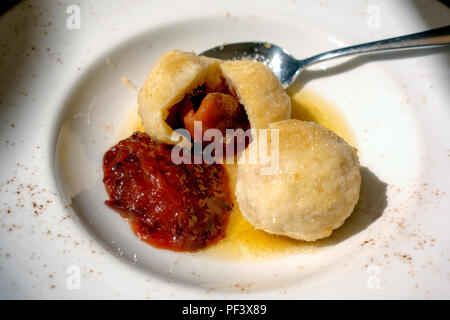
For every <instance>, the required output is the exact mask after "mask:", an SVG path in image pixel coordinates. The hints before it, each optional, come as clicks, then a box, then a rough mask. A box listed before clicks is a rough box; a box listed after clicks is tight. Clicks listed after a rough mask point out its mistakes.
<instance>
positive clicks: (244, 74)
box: [138, 50, 291, 144]
mask: <svg viewBox="0 0 450 320" xmlns="http://www.w3.org/2000/svg"><path fill="white" fill-rule="evenodd" d="M224 83H225V84H226V86H227V87H228V88H229V90H228V91H231V92H232V94H233V95H235V96H236V99H237V100H238V101H239V103H240V104H241V105H243V107H244V108H245V112H246V116H247V117H248V122H249V124H250V127H251V128H254V129H260V128H267V127H268V125H269V123H270V122H273V121H280V120H284V119H289V118H290V115H291V100H290V98H289V96H288V95H287V94H286V92H285V91H284V89H283V87H282V85H281V83H280V81H279V80H278V78H277V77H276V76H275V74H274V73H273V72H272V71H271V70H270V69H269V68H268V67H266V66H265V65H263V64H262V63H260V62H256V61H250V60H239V61H222V60H218V59H213V58H207V57H202V56H198V55H196V54H195V53H189V52H182V51H178V50H172V51H169V52H167V53H165V54H164V55H163V56H162V57H161V58H160V59H159V60H158V61H157V62H156V64H155V66H154V67H153V69H152V70H151V71H150V73H149V74H148V76H147V79H146V80H145V83H144V85H143V86H142V88H141V89H140V91H139V95H138V104H139V109H138V113H139V115H140V117H141V118H142V120H143V126H144V128H145V130H146V132H147V134H149V135H150V136H151V137H152V138H154V139H155V140H156V141H159V142H164V143H168V144H176V143H178V142H179V141H180V137H179V135H178V134H176V133H174V127H173V126H171V125H170V124H169V123H168V122H167V120H168V117H169V114H170V112H171V110H173V109H172V108H173V107H174V106H175V105H177V104H179V103H180V102H181V101H182V100H183V99H184V97H185V96H186V95H188V94H194V93H195V90H196V89H198V88H199V87H201V86H207V87H208V90H210V91H220V90H221V89H220V88H221V86H222V87H223V85H224ZM228 93H229V92H228ZM175 116H177V115H175ZM171 117H172V118H173V115H171ZM230 129H234V128H230Z"/></svg>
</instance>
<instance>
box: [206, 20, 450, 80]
mask: <svg viewBox="0 0 450 320" xmlns="http://www.w3.org/2000/svg"><path fill="white" fill-rule="evenodd" d="M447 44H450V25H449V26H446V27H442V28H438V29H433V30H429V31H424V32H419V33H413V34H409V35H406V36H402V37H395V38H390V39H385V40H379V41H374V42H369V43H364V44H359V45H355V46H350V47H345V48H341V49H337V50H332V51H328V52H325V53H321V54H318V55H315V56H312V57H310V58H307V59H303V60H297V59H295V58H294V57H292V56H291V55H290V54H289V53H288V52H287V51H286V50H284V49H282V48H280V47H279V46H277V45H274V44H270V43H267V42H240V43H231V44H227V45H222V46H218V47H215V48H212V49H209V50H206V51H204V52H202V53H201V55H204V56H207V57H213V58H219V59H224V60H234V59H242V58H246V59H251V60H258V61H261V62H262V63H264V64H265V65H267V66H268V67H269V68H270V69H272V71H273V72H274V73H275V75H276V76H277V77H278V78H279V79H280V81H281V83H282V84H283V87H284V88H285V89H286V88H287V87H289V86H290V85H291V84H292V83H293V82H294V81H295V79H296V78H297V77H298V75H299V74H300V72H301V71H302V70H303V69H304V68H306V67H308V66H310V65H312V64H315V63H317V62H321V61H325V60H330V59H333V58H337V57H343V56H348V55H355V54H360V53H369V52H377V51H386V50H398V49H406V48H417V47H428V46H439V45H447Z"/></svg>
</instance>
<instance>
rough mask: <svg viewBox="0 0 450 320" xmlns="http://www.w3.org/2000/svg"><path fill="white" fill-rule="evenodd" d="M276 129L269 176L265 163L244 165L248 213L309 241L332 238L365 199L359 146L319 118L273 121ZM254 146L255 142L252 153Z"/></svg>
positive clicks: (242, 191)
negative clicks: (362, 197) (274, 164)
mask: <svg viewBox="0 0 450 320" xmlns="http://www.w3.org/2000/svg"><path fill="white" fill-rule="evenodd" d="M272 129H278V130H279V145H278V146H279V148H278V154H279V160H278V168H277V170H276V172H273V174H271V175H263V174H261V170H260V169H261V167H265V166H264V165H260V164H250V163H249V164H240V165H239V167H238V174H237V183H236V192H235V193H236V199H237V202H238V204H239V208H240V210H241V212H242V214H243V215H244V217H245V218H246V219H247V220H248V221H249V222H250V223H251V224H252V225H253V226H254V227H255V228H257V229H262V230H264V231H266V232H269V233H273V234H279V235H285V236H289V237H292V238H295V239H300V240H306V241H314V240H317V239H321V238H325V237H328V236H329V235H330V234H331V232H332V231H333V230H334V229H336V228H338V227H340V226H341V225H342V224H343V223H344V221H345V219H347V218H348V216H349V215H350V214H351V213H352V211H353V208H354V207H355V205H356V203H357V201H358V199H359V191H360V190H359V189H360V184H361V175H360V170H359V163H358V157H357V155H356V152H355V149H354V148H352V147H351V146H349V145H348V144H347V143H346V142H345V141H344V140H343V139H342V138H340V137H339V136H337V135H336V134H334V133H333V132H331V131H330V130H328V129H326V128H324V127H322V126H320V125H318V124H316V123H313V122H305V121H300V120H294V119H291V120H285V121H280V122H274V123H271V124H270V125H269V130H272ZM270 140H271V139H270V138H269V141H270ZM254 148H257V144H256V143H252V144H250V146H249V149H248V152H252V151H253V150H252V149H254Z"/></svg>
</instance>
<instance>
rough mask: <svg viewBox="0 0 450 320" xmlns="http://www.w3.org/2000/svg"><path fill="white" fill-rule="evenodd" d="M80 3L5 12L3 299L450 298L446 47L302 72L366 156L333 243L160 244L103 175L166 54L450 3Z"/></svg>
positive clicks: (363, 23)
mask: <svg viewBox="0 0 450 320" xmlns="http://www.w3.org/2000/svg"><path fill="white" fill-rule="evenodd" d="M29 4H31V6H30V5H29ZM71 4H72V3H71V2H69V1H68V2H58V3H57V2H52V1H48V2H42V3H41V2H39V3H36V2H30V3H28V2H21V3H20V4H19V5H17V6H16V7H14V8H13V9H12V10H10V11H9V12H8V13H7V14H5V15H4V16H2V17H1V18H0V28H1V30H2V33H1V38H2V41H1V43H2V47H1V48H0V53H1V59H0V74H1V79H2V87H1V89H0V92H1V96H0V97H1V109H0V112H1V123H0V134H1V141H0V148H1V153H0V157H1V158H0V159H1V163H2V169H1V171H0V197H1V200H0V210H1V211H0V212H1V213H0V214H1V216H0V217H1V221H0V223H1V229H0V230H1V234H0V238H1V242H0V268H1V269H0V295H1V296H2V297H3V298H20V297H25V298H37V297H44V298H153V299H154V298H240V297H242V298H251V297H252V298H322V297H328V298H348V297H353V298H428V297H431V298H449V297H450V290H449V287H450V286H449V281H450V273H449V266H450V265H449V258H450V255H449V243H450V239H449V235H448V232H447V229H448V228H447V224H448V223H450V221H449V219H450V218H449V217H448V215H446V212H448V210H449V209H450V198H449V195H448V192H449V189H450V188H449V182H448V181H449V180H448V175H449V159H450V145H449V141H450V133H449V130H448V129H447V123H448V122H449V121H450V115H449V110H448V103H449V92H448V87H449V72H448V57H449V56H448V53H446V52H447V51H445V50H442V49H437V50H436V49H433V50H427V51H420V52H408V53H404V52H403V53H401V54H383V55H379V56H377V57H359V58H355V59H353V60H350V61H346V62H345V61H340V62H341V63H340V64H339V65H336V62H333V63H329V64H327V65H325V67H324V66H323V65H322V66H321V67H323V68H324V69H325V70H323V69H320V68H314V70H311V71H308V72H306V73H305V74H304V75H303V78H302V79H301V81H303V83H305V86H304V89H305V90H306V89H308V90H309V89H311V90H314V91H315V92H319V93H320V95H321V96H323V97H324V98H326V99H327V100H329V101H332V102H333V104H334V105H336V106H337V108H338V109H339V112H340V113H341V114H342V115H343V116H344V117H345V119H346V120H347V122H348V123H349V124H350V127H351V129H352V131H353V134H354V136H355V137H356V143H357V146H358V149H359V155H360V158H361V164H362V166H363V167H364V169H363V187H364V188H363V190H364V192H363V196H364V197H365V200H364V201H365V202H363V203H364V204H365V207H364V210H362V211H361V212H360V213H359V214H358V216H357V217H356V218H354V219H353V220H350V221H349V222H348V223H347V224H348V226H347V227H346V230H347V231H346V233H345V236H342V237H341V238H340V239H339V241H335V242H334V243H333V244H332V245H329V246H326V247H325V248H322V249H321V250H318V251H317V252H312V253H311V252H310V253H307V252H305V253H298V254H294V255H286V256H281V257H277V258H271V259H266V260H257V261H253V262H248V261H239V260H236V261H220V260H218V259H213V258H211V257H206V256H202V255H196V254H182V253H173V252H169V251H163V250H157V249H154V248H152V247H150V246H148V245H146V244H145V243H143V242H140V241H139V240H137V239H136V237H135V236H134V235H133V233H132V232H131V230H130V228H129V226H128V225H127V224H126V223H125V222H124V221H123V220H122V219H121V218H120V217H119V216H117V215H116V214H114V213H113V212H111V210H109V209H107V208H106V207H105V206H104V204H103V201H104V199H105V198H106V194H105V192H104V189H103V185H102V183H101V176H102V174H101V159H102V156H103V153H104V151H105V150H106V149H108V148H109V147H110V146H111V145H112V144H113V143H115V142H116V139H117V136H118V134H120V133H119V132H118V130H120V127H121V123H122V122H123V118H124V116H125V115H126V114H127V113H129V110H130V108H131V107H132V105H133V103H134V101H135V99H136V91H135V90H133V89H132V88H130V87H127V86H125V85H124V84H123V83H122V81H121V78H123V77H126V78H128V79H130V80H131V82H132V83H134V84H135V85H136V86H138V87H139V86H140V85H141V84H142V82H143V80H144V78H145V76H146V74H147V72H148V71H149V69H150V68H151V67H152V65H153V63H154V62H155V61H156V59H157V58H158V57H159V56H160V55H161V54H162V53H164V52H165V51H167V50H169V49H172V48H179V49H183V50H194V51H196V52H200V51H202V50H204V49H207V48H209V47H212V46H215V45H219V44H222V43H224V42H235V41H248V40H264V41H269V42H273V43H276V44H278V45H281V46H283V47H285V48H286V49H287V50H288V51H290V52H291V53H292V54H294V55H295V56H297V57H299V58H301V57H308V56H310V55H313V54H315V53H319V52H322V51H325V50H328V49H333V48H336V47H339V46H343V45H348V44H354V43H358V42H366V41H371V40H376V39H381V38H386V37H391V36H396V35H400V34H407V33H412V32H418V31H421V30H425V29H431V28H433V27H438V26H441V25H445V24H446V22H447V21H448V19H449V17H450V13H449V11H448V9H445V8H444V7H443V6H442V5H441V4H439V3H437V2H436V3H435V2H427V4H426V5H425V4H423V3H415V2H414V3H413V2H410V1H396V2H395V3H394V2H392V1H376V2H374V3H371V4H367V3H366V2H365V1H356V2H355V1H351V2H350V1H341V2H339V3H337V2H336V1H321V2H312V1H299V0H297V1H285V2H282V3H276V2H269V1H267V2H264V3H260V1H250V2H249V1H246V2H245V5H244V3H241V2H239V1H227V2H226V3H223V2H219V1H217V2H211V1H189V2H187V3H186V4H182V3H181V2H173V3H169V2H167V1H164V2H156V3H149V2H148V1H133V3H132V4H130V2H126V1H114V2H111V1H95V2H88V1H82V2H81V3H80V4H79V8H80V13H81V24H80V29H73V30H70V29H69V28H68V27H67V24H66V23H67V19H68V18H69V17H70V16H71V15H72V14H74V12H76V10H77V9H76V8H75V9H74V10H75V11H70V8H69V11H70V12H71V13H67V12H66V10H68V7H69V6H70V5H71ZM72 22H73V20H72ZM400 57H402V59H400ZM78 271H79V275H80V281H79V282H77V281H74V280H76V279H77V278H76V277H77V275H78ZM78 284H79V287H78V286H77V285H78Z"/></svg>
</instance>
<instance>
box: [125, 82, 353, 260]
mask: <svg viewBox="0 0 450 320" xmlns="http://www.w3.org/2000/svg"><path fill="white" fill-rule="evenodd" d="M288 94H289V95H290V97H291V101H292V118H295V119H300V120H304V121H314V122H316V123H318V124H320V125H322V126H324V127H325V128H328V129H330V130H332V131H334V132H335V133H336V134H338V135H339V136H341V137H342V138H344V140H345V141H346V142H347V143H348V144H350V145H352V146H353V147H356V144H355V139H354V136H353V134H352V132H351V129H350V127H349V125H348V123H347V122H346V121H345V119H344V118H343V117H342V116H341V115H340V114H339V112H338V111H337V109H336V108H335V107H334V106H333V104H332V103H330V102H329V101H327V100H326V99H324V98H323V97H321V96H320V95H318V94H317V93H315V92H313V91H308V90H301V91H297V92H292V91H289V90H288ZM136 111H137V107H133V109H132V110H131V111H130V113H129V114H128V115H127V116H126V118H125V120H124V125H123V126H120V127H121V129H120V132H119V134H118V138H119V139H124V138H126V137H128V136H130V135H131V134H132V133H133V132H134V131H144V128H143V127H142V121H141V119H140V118H139V116H138V115H137V112H136ZM225 167H226V169H227V172H228V174H229V178H230V189H231V192H232V194H233V201H234V207H233V210H232V212H231V216H230V221H229V224H228V227H227V230H226V237H225V238H224V239H222V240H221V241H219V242H218V243H217V244H215V245H212V246H210V247H208V248H206V249H203V250H200V251H198V252H197V253H194V254H195V255H206V256H208V257H211V258H214V259H220V260H232V261H237V260H239V261H253V260H260V259H268V258H275V257H280V256H286V255H290V254H294V253H298V252H315V251H317V250H319V249H320V248H322V247H324V246H327V245H331V244H333V243H335V242H336V241H338V238H339V236H336V234H337V233H342V232H339V230H338V231H334V232H333V234H332V235H331V236H330V237H329V238H327V239H323V240H319V241H314V242H307V241H299V240H294V239H291V238H288V237H284V236H276V235H271V234H269V233H267V232H264V231H262V230H257V229H255V228H254V227H253V226H252V225H251V224H250V223H249V222H247V220H246V219H245V218H244V217H243V216H242V213H241V212H240V210H239V206H238V204H237V202H236V201H235V197H234V189H235V184H236V178H237V177H236V174H237V165H236V164H226V165H225ZM344 225H345V224H344ZM341 229H342V228H341Z"/></svg>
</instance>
